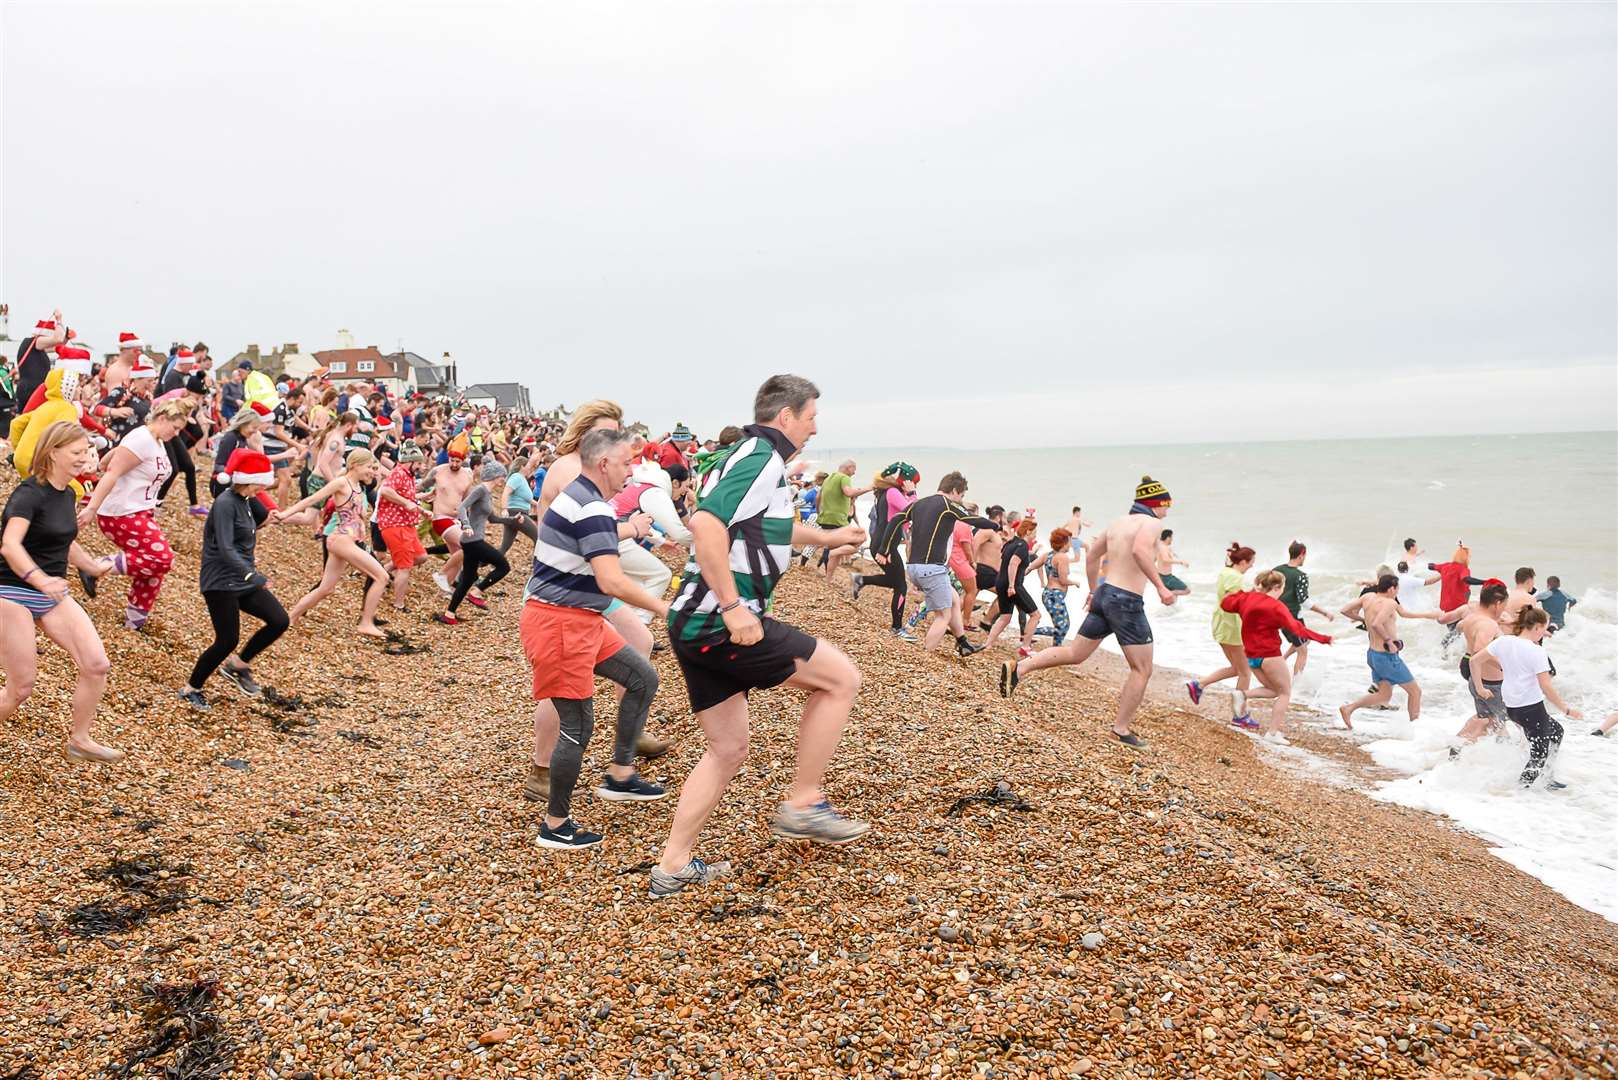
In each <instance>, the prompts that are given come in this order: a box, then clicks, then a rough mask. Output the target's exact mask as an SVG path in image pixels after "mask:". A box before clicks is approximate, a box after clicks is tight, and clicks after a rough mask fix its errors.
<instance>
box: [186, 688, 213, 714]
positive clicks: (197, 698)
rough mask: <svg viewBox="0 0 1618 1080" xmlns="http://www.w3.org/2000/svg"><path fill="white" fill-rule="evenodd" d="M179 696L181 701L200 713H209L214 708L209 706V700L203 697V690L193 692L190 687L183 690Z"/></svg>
mask: <svg viewBox="0 0 1618 1080" xmlns="http://www.w3.org/2000/svg"><path fill="white" fill-rule="evenodd" d="M178 696H179V698H180V700H181V701H183V702H185V703H186V704H187V705H189V706H191V707H192V708H193V709H196V710H197V711H198V712H207V711H208V710H209V709H211V708H212V707H213V706H211V705H209V704H208V699H207V698H205V697H203V696H202V691H201V690H193V689H191V688H190V687H189V686H187V687H186V688H185V689H183V690H181V691H180V693H179V695H178Z"/></svg>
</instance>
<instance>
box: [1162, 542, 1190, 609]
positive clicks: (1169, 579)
mask: <svg viewBox="0 0 1618 1080" xmlns="http://www.w3.org/2000/svg"><path fill="white" fill-rule="evenodd" d="M1176 566H1183V567H1185V568H1186V569H1187V570H1189V569H1191V564H1190V563H1188V562H1186V561H1185V560H1184V559H1182V558H1180V556H1179V555H1178V554H1177V553H1176V552H1175V550H1174V530H1173V529H1164V530H1163V535H1162V536H1161V537H1159V538H1158V541H1157V572H1158V573H1159V574H1161V575H1162V576H1163V584H1164V585H1166V586H1168V590H1169V592H1171V593H1173V594H1174V595H1176V596H1189V595H1190V594H1191V586H1189V585H1187V584H1186V583H1185V582H1183V581H1181V580H1180V579H1179V578H1178V577H1176V576H1175V573H1174V568H1175V567H1176Z"/></svg>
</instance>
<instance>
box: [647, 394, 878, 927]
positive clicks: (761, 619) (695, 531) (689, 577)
mask: <svg viewBox="0 0 1618 1080" xmlns="http://www.w3.org/2000/svg"><path fill="white" fill-rule="evenodd" d="M819 397H820V391H819V390H817V389H815V385H814V383H811V382H810V381H809V380H808V379H804V378H801V377H799V376H797V375H774V376H771V377H770V378H769V379H767V380H766V381H765V383H764V385H763V386H761V387H760V388H759V391H758V394H757V396H756V397H755V398H754V399H753V421H754V422H753V424H751V425H749V426H748V427H747V428H745V429H743V437H742V440H741V442H739V443H737V444H736V445H735V447H734V448H733V449H732V450H731V452H730V453H729V454H728V455H727V456H726V457H725V458H724V459H723V460H722V461H720V462H719V463H718V464H717V465H715V466H714V467H713V469H712V470H711V471H709V473H708V474H707V476H706V477H704V478H703V481H702V485H701V488H700V489H699V492H698V496H697V508H696V510H695V512H693V513H692V514H691V518H690V522H689V527H690V529H691V536H692V546H691V558H690V560H689V561H688V562H687V563H686V566H685V574H684V576H683V577H682V579H681V581H680V591H679V594H678V595H677V596H676V597H675V598H674V602H673V603H672V604H670V605H669V638H670V642H671V644H672V647H673V650H674V655H675V658H676V659H678V660H679V662H680V670H681V671H682V672H683V673H684V674H685V681H686V692H687V693H688V694H689V696H690V698H691V710H692V712H694V713H696V715H697V720H698V721H699V722H700V723H701V724H702V730H703V734H704V735H706V736H707V739H708V749H707V750H706V751H705V752H704V753H703V755H702V760H701V761H699V762H697V766H696V768H695V769H693V770H691V775H690V776H688V777H687V778H686V781H685V787H684V789H683V790H682V791H681V792H680V804H679V806H678V807H676V808H675V811H674V822H673V825H672V826H671V827H670V829H669V840H668V845H667V846H666V847H665V848H664V849H663V859H662V862H661V864H660V865H658V866H656V867H654V868H653V869H652V883H651V894H652V896H653V897H663V896H670V895H672V894H674V893H676V892H679V891H680V890H681V889H683V888H685V887H686V886H687V885H699V884H703V883H704V882H707V881H710V880H712V879H713V878H714V877H716V876H718V875H719V874H721V873H723V872H724V871H725V869H727V867H726V866H725V865H724V864H716V865H713V866H710V865H708V864H706V863H704V862H703V861H702V860H701V859H697V858H693V857H692V854H691V851H692V848H693V847H694V846H695V844H696V840H697V834H698V833H699V832H700V831H701V830H702V826H703V825H704V824H706V822H707V820H708V818H709V817H710V816H711V815H712V814H713V811H714V808H715V807H716V806H718V805H719V799H720V796H722V795H723V794H724V791H725V788H726V787H727V786H728V785H729V784H730V781H731V778H732V777H734V776H735V775H736V772H737V770H738V769H740V768H741V766H742V762H743V761H744V760H745V759H746V757H747V722H748V715H747V692H748V691H749V690H755V689H757V690H762V689H767V688H769V687H772V686H779V685H781V684H782V683H786V684H787V685H789V686H796V687H800V688H801V689H804V690H807V691H809V699H808V701H806V702H805V703H804V708H803V719H802V721H801V722H800V724H799V728H798V768H797V774H796V776H795V777H794V779H793V782H792V787H791V789H790V790H789V791H788V793H787V799H786V801H785V802H784V803H782V804H781V808H780V809H779V810H778V811H776V814H775V820H774V822H773V824H772V826H771V828H772V831H774V833H775V834H776V835H777V836H784V837H788V838H790V839H801V840H813V841H815V842H816V843H821V844H846V843H850V842H851V841H854V840H858V839H859V838H860V837H861V836H864V835H865V833H866V832H867V831H868V830H869V828H870V826H869V825H867V824H866V823H865V822H863V821H855V820H853V819H851V818H846V817H843V816H842V815H841V814H839V813H838V812H837V811H836V810H834V809H833V808H832V805H831V803H830V802H829V801H827V799H826V797H825V795H824V794H822V793H821V790H820V782H821V779H822V778H823V777H824V775H825V772H826V764H827V762H829V761H830V760H831V756H832V754H833V753H835V752H836V750H837V743H838V740H839V739H840V738H842V734H843V727H844V726H845V725H846V724H847V723H848V711H849V709H850V708H851V707H852V706H853V704H854V695H855V694H856V693H857V692H858V691H859V686H860V673H859V670H858V669H857V668H856V667H855V666H854V663H853V661H851V660H850V659H849V658H848V656H847V655H845V654H844V653H843V651H842V650H841V649H839V648H837V647H836V646H835V645H833V644H831V643H830V642H827V641H821V640H819V639H816V638H812V637H810V636H809V635H808V634H805V633H804V632H803V631H801V630H798V629H796V628H795V627H792V626H788V625H787V624H786V623H783V622H778V621H776V620H775V619H772V618H769V617H768V615H767V612H768V611H769V608H770V598H771V594H773V593H774V591H775V583H776V582H777V581H779V580H780V577H781V574H782V572H783V571H785V570H786V567H787V564H788V561H789V560H790V558H791V556H792V547H793V545H794V544H815V545H823V546H826V547H834V548H835V547H839V546H841V545H843V544H856V545H858V544H860V543H863V542H864V540H865V530H863V529H861V528H859V527H858V526H856V525H847V526H844V527H843V528H840V529H830V530H827V529H819V528H816V527H814V526H812V525H808V524H805V523H803V522H800V521H799V520H798V515H797V514H796V512H795V511H794V509H793V505H792V489H791V488H790V487H788V486H787V481H786V459H787V458H789V457H791V456H792V455H794V454H796V453H797V452H798V450H799V449H801V448H802V447H803V445H804V443H806V442H808V441H809V437H810V436H812V435H813V434H814V433H815V414H816V411H817V409H818V407H819V406H818V402H817V399H818V398H819Z"/></svg>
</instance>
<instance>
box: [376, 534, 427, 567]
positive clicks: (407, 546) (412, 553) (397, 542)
mask: <svg viewBox="0 0 1618 1080" xmlns="http://www.w3.org/2000/svg"><path fill="white" fill-rule="evenodd" d="M382 542H383V543H384V544H386V545H387V546H388V554H389V555H390V556H391V557H392V558H393V568H394V569H395V570H408V569H410V568H411V567H412V566H415V565H416V560H417V559H419V558H421V557H422V556H423V555H425V554H427V549H426V548H424V547H422V546H421V537H419V536H417V535H416V527H415V526H414V525H390V526H389V527H388V528H386V529H383V530H382Z"/></svg>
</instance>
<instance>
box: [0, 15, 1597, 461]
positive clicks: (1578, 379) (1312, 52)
mask: <svg viewBox="0 0 1618 1080" xmlns="http://www.w3.org/2000/svg"><path fill="white" fill-rule="evenodd" d="M1615 12H1618V8H1615V7H1614V6H1613V5H1611V4H1587V5H1579V4H1544V5H1525V6H1508V5H1486V6H1485V5H1463V4H1454V5H1443V6H1430V7H1429V6H1420V5H1369V4H1364V5H1335V6H1326V5H1277V4H1267V5H1257V4H1253V5H1241V6H1238V5H1220V4H1211V3H1210V4H1197V5H1154V6H1133V7H1121V6H1113V7H1090V8H1084V7H1062V6H1038V7H1035V6H1010V5H1006V4H996V5H982V6H965V5H952V6H949V7H947V8H946V7H939V6H928V5H909V6H897V5H884V4H879V3H869V2H866V3H860V4H857V5H855V4H848V5H837V6H832V5H814V4H792V5H788V4H751V5H741V4H733V5H715V4H704V5H682V4H666V3H656V4H652V3H648V4H637V5H610V4H603V3H599V2H592V3H589V4H581V5H578V6H564V5H559V4H552V3H546V4H526V3H525V4H521V5H512V6H507V7H503V6H493V5H490V6H482V7H473V6H468V5H431V6H428V5H419V6H416V7H414V8H413V9H411V10H399V6H398V5H392V4H364V5H350V4H344V3H338V2H333V0H325V2H322V3H320V4H319V5H310V6H290V5H284V4H277V3H274V2H271V0H259V2H255V3H252V4H250V5H249V4H244V5H242V6H240V7H222V6H217V5H207V6H206V7H204V6H202V5H190V6H177V5H164V6H152V5H147V4H135V3H124V4H114V5H90V4H71V3H55V4H48V5H46V4H24V3H13V2H9V0H8V2H7V3H5V5H4V19H5V24H4V35H3V37H4V136H3V137H4V146H3V148H4V192H3V201H4V207H3V229H4V233H3V238H0V239H3V267H0V270H3V282H0V298H3V299H4V300H6V301H8V302H9V303H10V304H11V308H12V332H13V335H14V336H15V335H17V334H18V333H20V332H21V331H22V330H23V329H24V328H26V327H27V326H31V325H32V323H33V321H34V320H35V319H37V318H40V317H41V316H43V315H46V314H48V312H49V311H50V309H51V308H52V307H54V306H58V305H59V306H61V307H62V308H63V310H64V311H65V312H66V313H67V315H68V317H69V321H70V322H71V323H72V324H74V325H75V326H77V327H79V328H80V329H81V332H82V333H83V335H84V336H85V337H86V338H87V339H88V340H89V341H90V342H91V343H93V344H97V345H101V344H104V343H106V342H109V341H111V340H112V339H113V338H114V337H115V336H116V333H117V331H118V330H119V329H122V328H129V329H133V330H136V331H138V332H139V333H141V334H142V335H144V336H145V337H146V338H147V340H149V341H153V342H158V343H161V344H163V345H165V346H166V345H167V343H168V342H169V341H170V340H173V339H176V338H184V339H186V340H196V339H199V338H200V339H204V340H206V341H208V342H209V343H210V344H211V345H213V346H214V349H215V351H216V352H222V353H223V354H224V355H226V356H228V355H230V354H231V353H232V352H235V351H236V350H238V349H239V348H241V347H242V346H243V345H245V344H246V343H247V342H257V343H259V344H260V345H263V346H266V347H268V346H270V345H273V344H275V343H278V342H283V341H297V342H299V343H300V344H301V345H302V346H303V347H304V348H305V349H306V350H309V349H315V348H326V347H330V346H331V345H332V344H333V343H334V341H335V338H336V333H337V330H338V328H340V327H346V328H348V329H350V330H352V331H353V333H354V335H355V337H356V339H357V340H358V341H359V343H361V344H377V345H380V346H382V347H383V348H384V350H387V349H391V348H393V347H395V346H397V345H398V344H399V343H400V342H403V344H404V345H405V346H406V347H407V348H410V349H413V350H415V351H417V352H420V353H422V354H425V355H428V356H437V355H438V354H440V353H442V352H444V351H446V350H448V351H450V352H453V353H454V354H455V355H456V356H457V357H458V358H459V360H460V362H461V372H462V376H463V379H464V380H489V381H505V380H518V381H521V382H524V383H526V384H528V386H530V387H531V388H532V389H533V391H534V394H535V397H536V399H537V400H538V401H540V402H544V403H547V404H554V403H556V402H558V401H567V402H572V401H577V400H579V399H582V398H585V397H594V396H610V397H614V398H617V399H619V400H621V401H622V402H623V403H624V404H625V406H626V407H627V408H628V409H629V411H630V413H631V415H634V416H637V417H640V418H643V419H645V420H647V421H648V422H649V423H651V424H653V425H654V426H659V427H661V426H667V425H668V424H670V423H672V422H673V421H674V420H683V421H685V422H687V423H688V424H691V425H693V426H696V427H697V428H698V429H699V430H703V431H709V430H712V429H713V427H715V426H717V425H718V424H720V423H723V422H726V421H728V420H731V419H735V418H738V417H742V416H743V414H744V413H745V412H746V410H747V407H748V405H749V403H750V400H751V394H752V391H753V389H754V388H755V387H756V385H757V383H758V381H759V380H760V379H761V378H762V377H763V376H764V375H766V374H769V373H770V372H773V371H783V370H790V371H797V372H799V373H802V374H805V375H808V376H810V377H811V378H814V379H815V380H816V381H817V382H818V383H819V384H820V387H821V389H822V392H823V397H822V400H821V413H822V417H823V422H822V425H821V436H820V439H819V440H818V441H820V442H821V444H822V445H834V444H842V445H913V444H917V443H921V444H926V445H981V444H984V443H995V444H999V445H1024V446H1054V445H1071V444H1079V443H1109V442H1159V441H1186V440H1199V439H1205V438H1220V437H1234V436H1236V435H1237V434H1240V435H1241V436H1242V437H1244V438H1254V437H1277V436H1291V435H1295V436H1307V437H1320V436H1323V435H1329V434H1332V433H1342V434H1345V435H1347V434H1355V433H1363V434H1383V433H1388V434H1432V433H1443V432H1451V431H1474V430H1480V429H1482V430H1487V429H1492V428H1495V427H1500V428H1504V429H1517V430H1521V429H1522V428H1524V427H1525V426H1526V427H1541V428H1558V429H1560V428H1567V429H1588V428H1603V429H1606V428H1613V427H1615V426H1618V375H1615V369H1618V105H1615V100H1618V99H1615V94H1614V87H1615V85H1618V62H1615V55H1618V14H1615ZM1524 404H1526V405H1528V406H1529V408H1528V410H1527V413H1526V415H1529V416H1531V417H1532V418H1533V419H1532V420H1531V421H1526V422H1525V421H1523V420H1520V419H1517V418H1516V417H1521V416H1523V415H1525V414H1524V413H1523V412H1521V411H1519V407H1521V406H1523V405H1524ZM1514 414H1515V415H1514Z"/></svg>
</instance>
